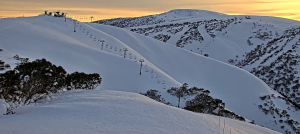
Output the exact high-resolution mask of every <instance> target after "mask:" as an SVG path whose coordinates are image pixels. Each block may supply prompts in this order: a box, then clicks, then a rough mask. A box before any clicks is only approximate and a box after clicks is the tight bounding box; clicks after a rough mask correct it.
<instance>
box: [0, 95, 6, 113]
mask: <svg viewBox="0 0 300 134" xmlns="http://www.w3.org/2000/svg"><path fill="white" fill-rule="evenodd" d="M4 114H6V103H5V101H4V100H3V99H0V117H1V116H3V115H4Z"/></svg>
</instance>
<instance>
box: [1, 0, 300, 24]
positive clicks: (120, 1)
mask: <svg viewBox="0 0 300 134" xmlns="http://www.w3.org/2000/svg"><path fill="white" fill-rule="evenodd" d="M299 8H300V0H50V1H49V0H0V18H6V17H19V16H23V14H24V16H35V15H38V14H40V13H43V11H44V10H48V11H57V10H59V11H62V12H67V13H68V15H70V16H77V17H78V18H88V17H90V16H94V17H95V20H98V19H107V18H116V17H135V16H144V15H150V14H157V13H162V12H166V11H168V10H172V9H201V10H210V11H216V12H220V13H225V14H233V15H237V14H243V15H244V14H245V15H261V16H277V17H283V18H289V19H294V20H299V21H300V9H299ZM79 21H89V19H81V20H79Z"/></svg>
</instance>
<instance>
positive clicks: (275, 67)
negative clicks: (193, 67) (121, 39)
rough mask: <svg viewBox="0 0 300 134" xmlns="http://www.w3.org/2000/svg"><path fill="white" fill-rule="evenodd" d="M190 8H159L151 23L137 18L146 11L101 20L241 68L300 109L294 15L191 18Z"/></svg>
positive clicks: (298, 32) (299, 39) (298, 30)
mask: <svg viewBox="0 0 300 134" xmlns="http://www.w3.org/2000/svg"><path fill="white" fill-rule="evenodd" d="M191 11H194V10H180V11H177V10H174V11H173V10H172V11H170V12H167V13H163V14H165V15H166V17H165V19H164V18H161V21H162V22H161V23H157V24H147V23H141V22H143V20H145V19H146V18H147V17H146V16H145V17H139V18H135V21H128V20H126V19H125V20H122V19H118V21H116V20H102V21H101V22H103V23H101V24H105V25H112V23H113V26H116V27H124V28H125V29H128V30H131V31H132V32H135V33H139V34H142V35H145V36H148V37H152V38H154V39H156V40H159V41H162V42H165V43H169V44H172V45H174V46H177V47H182V48H183V49H186V50H188V51H191V52H194V53H197V54H201V55H206V56H208V57H211V58H213V59H217V60H220V61H222V62H226V63H229V64H232V65H235V66H237V67H240V68H243V69H245V70H247V71H249V72H251V73H253V74H254V75H256V76H257V77H258V78H260V79H261V80H263V81H264V82H265V83H267V84H268V85H269V86H270V87H271V88H272V89H274V90H275V91H277V92H278V93H280V94H282V95H283V96H285V99H286V100H288V101H289V102H287V104H289V103H292V106H291V107H293V108H292V109H294V107H298V108H296V109H298V110H299V109H300V90H299V88H300V83H299V80H300V73H299V72H298V70H299V69H300V66H299V64H298V62H299V61H300V56H299V54H300V51H299V45H300V22H299V21H295V20H288V19H283V18H277V17H267V16H245V15H239V16H236V15H217V14H212V15H211V16H212V18H209V17H208V16H205V15H204V16H203V17H195V16H194V18H191V14H189V12H191ZM196 11H197V10H196ZM196 11H195V12H196ZM198 11H199V12H207V13H209V12H210V11H201V10H198ZM174 12H177V14H176V15H177V17H180V18H182V19H180V20H177V21H174V22H172V20H171V21H170V19H169V18H173V15H174ZM163 14H159V15H155V16H156V17H158V16H162V15H163ZM104 22H105V23H104ZM124 22H126V23H124ZM124 24H126V25H124ZM265 106H266V107H263V108H262V109H263V110H265V111H266V112H267V113H269V111H272V109H274V107H273V106H269V105H266V104H265ZM275 108H276V106H275ZM271 113H273V112H271ZM279 113H281V112H279ZM296 124H298V123H296ZM298 129H299V128H298Z"/></svg>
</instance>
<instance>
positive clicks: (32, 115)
mask: <svg viewBox="0 0 300 134" xmlns="http://www.w3.org/2000/svg"><path fill="white" fill-rule="evenodd" d="M0 120H1V121H0V133H3V134H41V133H43V134H53V133H55V134H65V133H72V134H82V133H85V134H93V133H101V134H103V133H105V134H120V133H126V134H132V133H136V134H142V133H143V134H146V133H147V134H150V133H151V134H162V133H163V134H183V133H188V134H199V133H200V134H220V133H222V132H223V128H224V133H225V134H229V133H231V134H240V133H243V134H253V133H255V134H279V133H278V132H275V131H272V130H270V129H267V128H263V127H260V126H257V125H252V124H249V123H245V122H240V121H236V120H231V119H224V118H221V121H222V122H221V124H220V126H219V118H218V117H217V116H212V115H206V114H198V113H193V112H189V111H186V110H182V109H178V108H175V107H170V106H167V105H164V104H161V103H158V102H156V101H154V100H151V99H149V98H147V97H145V96H142V95H139V94H135V93H128V92H120V91H110V90H94V91H91V90H90V91H82V90H81V91H80V90H79V91H69V92H63V93H59V94H56V95H55V96H54V98H53V99H52V100H51V101H50V102H47V101H46V102H43V103H38V104H36V105H35V106H26V107H21V108H20V109H18V113H17V114H16V115H13V116H7V117H0ZM224 123H225V124H224ZM224 126H225V127H224Z"/></svg>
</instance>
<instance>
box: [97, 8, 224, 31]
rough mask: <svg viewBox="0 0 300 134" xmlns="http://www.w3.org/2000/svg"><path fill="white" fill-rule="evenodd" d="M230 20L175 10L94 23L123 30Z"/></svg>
mask: <svg viewBox="0 0 300 134" xmlns="http://www.w3.org/2000/svg"><path fill="white" fill-rule="evenodd" d="M216 17H218V18H220V17H221V18H228V16H227V15H225V14H221V13H217V12H212V11H206V10H195V9H175V10H171V11H168V12H165V13H162V14H157V15H149V16H142V17H133V18H116V19H107V20H98V21H94V23H99V24H105V25H112V26H117V27H121V28H125V27H137V26H144V25H156V24H167V23H173V22H181V21H190V22H191V21H194V20H199V19H201V20H208V19H214V18H216Z"/></svg>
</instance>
